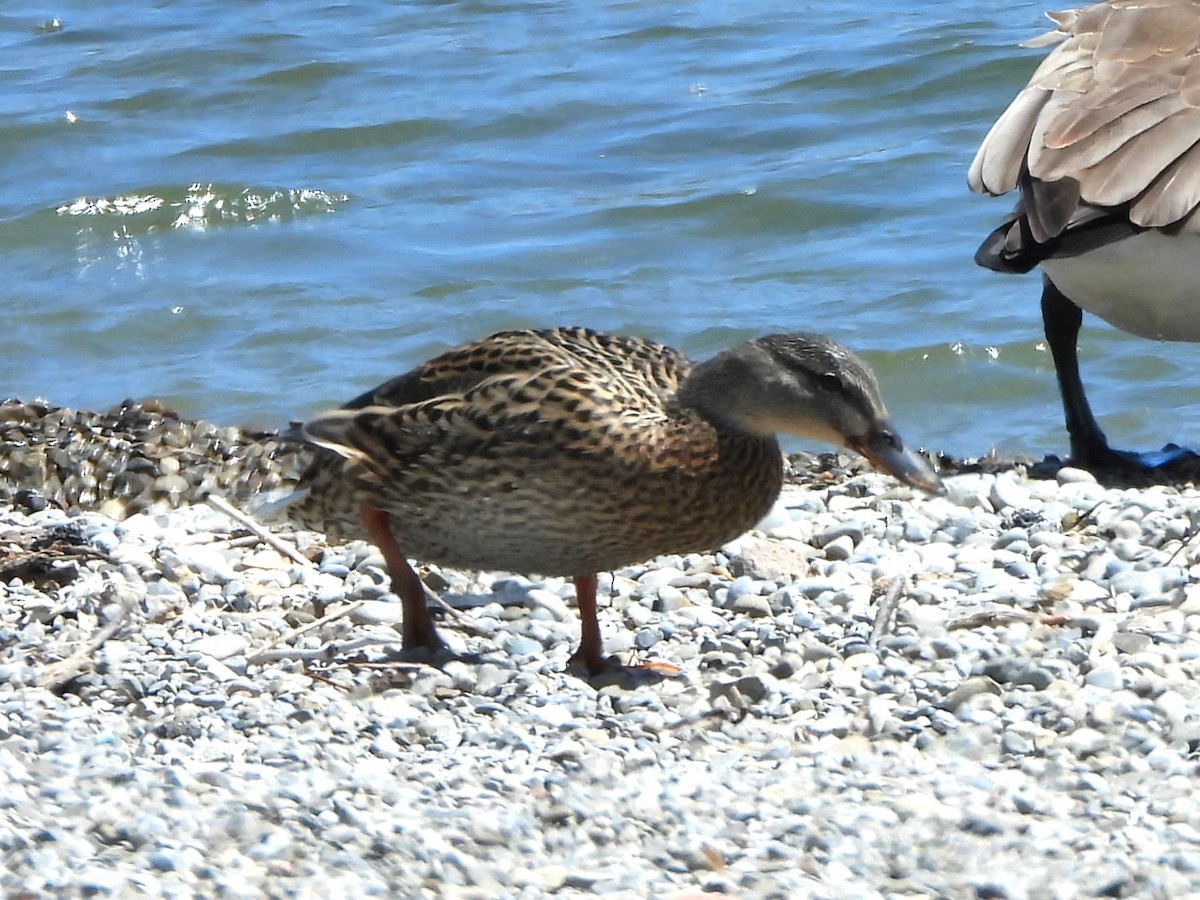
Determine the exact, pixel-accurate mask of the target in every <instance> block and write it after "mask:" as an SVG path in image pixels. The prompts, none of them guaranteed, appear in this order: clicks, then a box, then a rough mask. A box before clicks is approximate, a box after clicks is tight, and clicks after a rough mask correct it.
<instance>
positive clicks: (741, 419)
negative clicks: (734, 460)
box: [677, 343, 774, 438]
mask: <svg viewBox="0 0 1200 900" xmlns="http://www.w3.org/2000/svg"><path fill="white" fill-rule="evenodd" d="M770 365H771V361H770V358H769V356H768V355H767V353H766V351H764V350H762V349H761V348H760V347H758V346H757V345H755V344H754V343H749V344H741V345H739V346H737V347H732V348H730V349H729V350H725V351H723V352H721V353H718V354H717V355H716V356H714V357H713V358H712V359H708V360H705V361H704V362H702V363H698V364H697V365H696V366H695V367H694V368H693V369H692V371H691V372H690V373H689V374H688V376H687V378H686V379H684V382H683V384H681V385H680V386H679V392H678V394H677V399H678V401H679V403H680V405H681V406H685V407H687V408H689V409H694V410H695V411H696V412H698V413H699V414H700V415H701V416H703V417H704V418H705V419H707V420H708V421H709V422H711V423H712V424H714V425H716V426H717V427H719V428H723V429H726V430H732V431H740V432H746V433H749V434H752V435H754V436H755V437H762V438H770V437H773V436H774V431H773V430H772V429H770V428H762V427H758V426H757V425H756V418H757V416H756V411H757V410H759V408H760V407H761V405H762V399H763V393H764V388H763V384H764V378H766V377H767V374H766V370H767V369H769V367H770Z"/></svg>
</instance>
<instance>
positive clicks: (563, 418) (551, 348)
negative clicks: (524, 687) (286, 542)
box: [291, 328, 938, 671]
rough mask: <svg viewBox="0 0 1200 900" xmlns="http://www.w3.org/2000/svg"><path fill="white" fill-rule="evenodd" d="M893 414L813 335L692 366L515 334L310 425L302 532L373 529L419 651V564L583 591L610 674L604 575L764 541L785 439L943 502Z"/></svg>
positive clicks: (853, 366) (588, 628)
mask: <svg viewBox="0 0 1200 900" xmlns="http://www.w3.org/2000/svg"><path fill="white" fill-rule="evenodd" d="M886 416H887V414H886V411H885V409H884V407H883V403H882V401H881V400H880V399H879V395H878V389H877V386H876V384H875V380H874V377H873V376H872V375H871V373H870V372H869V370H867V368H866V367H865V366H864V365H863V364H862V363H861V362H860V361H859V360H858V359H857V357H855V356H854V355H853V354H851V353H850V352H849V351H847V350H845V349H844V348H842V347H840V346H838V345H836V344H834V343H832V342H829V341H827V340H825V339H823V338H819V337H816V336H811V335H776V336H771V337H767V338H762V339H759V340H758V341H754V342H751V343H749V344H744V345H741V346H740V347H737V348H734V349H733V350H730V351H726V352H725V353H723V354H721V355H719V356H717V357H715V358H714V359H713V360H710V361H708V362H706V363H702V364H700V365H698V366H693V365H692V363H690V362H689V361H688V360H687V359H686V358H685V357H684V356H682V355H681V354H680V353H678V352H677V351H675V350H672V349H671V348H669V347H665V346H663V345H661V344H656V343H653V342H650V341H645V340H641V339H639V338H631V337H616V336H612V335H606V334H600V333H597V332H593V331H589V330H586V329H580V328H564V329H555V330H547V331H510V332H503V333H500V334H496V335H493V336H492V337H489V338H485V339H484V340H481V341H477V342H475V343H472V344H467V345H465V346H463V347H459V348H456V349H454V350H451V351H449V352H448V353H445V354H443V355H442V356H439V357H437V358H436V359H433V360H430V361H429V362H427V363H424V364H422V365H420V366H418V367H416V368H415V369H413V370H412V371H410V372H408V373H406V374H404V375H401V376H399V377H398V378H395V379H393V380H391V381H389V382H387V383H385V384H383V385H380V386H379V387H378V388H376V389H375V390H372V391H368V392H367V393H365V394H363V395H362V396H360V397H358V398H357V399H355V400H353V401H351V403H349V404H348V405H347V406H346V407H344V408H342V409H340V410H336V411H333V412H329V413H325V414H323V415H320V416H317V417H316V418H314V419H312V420H311V421H309V422H308V423H306V424H305V425H304V426H303V427H302V430H301V436H302V438H303V439H304V440H306V441H308V442H310V443H312V444H314V445H316V446H317V447H319V448H323V449H322V450H321V451H320V452H319V455H318V457H317V459H316V461H315V462H314V464H313V466H312V467H311V469H310V470H309V472H308V473H307V475H306V477H305V479H304V484H306V485H307V487H308V495H307V497H305V498H304V499H303V500H301V501H299V502H297V503H296V504H294V505H293V508H292V510H291V515H292V518H293V519H295V520H296V521H298V522H300V523H302V524H305V525H307V526H308V527H313V528H316V529H319V530H326V531H328V532H330V533H332V534H335V535H340V536H344V537H348V536H360V535H362V534H363V531H364V525H365V531H366V534H367V536H369V537H370V538H371V539H373V540H375V541H376V543H379V544H380V546H381V549H382V550H383V552H384V555H385V558H387V559H388V563H389V567H390V568H391V570H392V576H393V580H394V581H395V582H396V583H397V585H398V593H400V594H401V596H402V599H404V600H405V620H406V635H405V642H406V645H410V644H422V645H426V646H432V647H436V646H437V638H436V635H435V633H434V632H433V630H432V625H429V624H427V623H425V622H424V621H418V622H416V623H415V624H414V625H413V627H412V629H408V627H407V626H408V624H409V619H415V620H423V619H425V618H427V613H425V612H424V599H423V597H419V596H417V595H418V593H419V590H420V585H419V583H417V584H416V585H415V586H414V585H413V582H414V579H415V575H414V574H411V567H409V566H408V564H407V562H405V561H404V557H405V556H409V557H412V558H415V559H419V560H424V561H427V562H434V563H439V564H443V565H450V566H456V567H461V568H470V569H499V570H504V571H516V572H526V573H538V574H542V575H567V576H572V577H574V578H575V579H576V586H577V589H578V592H579V602H580V609H581V615H582V616H583V617H584V644H583V647H582V650H581V653H582V656H583V662H584V664H585V666H586V667H587V668H588V669H589V670H590V671H596V670H598V669H599V668H601V667H602V666H603V665H604V660H603V657H602V655H601V654H600V646H599V633H598V630H596V626H595V612H594V591H595V578H594V575H595V573H596V572H599V571H606V570H611V569H614V568H619V567H621V566H626V565H630V564H632V563H636V562H641V561H644V560H646V559H649V558H651V557H654V556H658V555H661V554H664V553H683V552H688V551H697V550H707V549H712V548H715V547H717V546H719V545H721V544H722V543H725V542H727V541H729V540H731V539H732V538H734V537H737V536H738V535H740V534H741V533H743V532H744V531H746V530H747V529H749V528H751V527H752V526H753V525H754V524H755V523H756V522H757V521H758V520H759V519H760V518H761V517H762V516H763V515H764V514H765V513H766V512H767V511H768V510H769V509H770V507H771V505H772V503H773V502H774V500H775V498H776V497H777V496H778V494H779V490H780V487H781V484H782V475H783V464H782V457H781V453H780V449H779V445H778V444H777V442H776V440H775V438H774V436H773V434H774V432H775V431H776V430H786V431H790V432H792V433H794V434H799V435H802V436H807V437H812V438H816V439H820V440H826V441H831V442H835V443H849V444H850V445H851V446H855V447H857V448H858V449H860V450H862V452H864V453H867V454H868V455H870V456H872V458H874V459H875V460H876V461H878V462H880V464H882V465H884V466H885V467H888V468H890V469H891V470H892V471H894V472H895V473H896V474H897V475H898V476H899V477H901V478H904V479H905V480H906V481H908V482H909V483H912V484H916V485H919V486H921V487H925V488H929V489H936V488H937V486H938V483H937V478H936V476H935V475H934V474H933V473H932V472H931V471H930V470H929V469H928V467H927V466H925V465H924V463H923V462H921V461H920V460H919V459H918V458H917V457H915V456H913V455H912V454H910V453H908V452H906V451H905V450H904V449H903V447H902V445H901V444H900V441H899V439H898V438H897V437H895V435H894V434H893V433H892V432H891V431H890V427H889V425H888V423H887V418H886ZM405 569H407V570H408V571H404V570H405ZM404 584H408V585H409V586H408V588H407V589H401V587H402V586H403V585H404ZM589 588H590V591H591V592H592V596H591V597H590V598H589V597H586V596H584V595H585V594H586V593H587V592H588V590H589ZM405 590H408V591H409V594H410V596H406V595H405ZM418 607H419V608H418ZM589 609H590V612H589V611H588V610H589ZM589 618H590V622H589ZM589 632H593V634H592V635H591V636H589Z"/></svg>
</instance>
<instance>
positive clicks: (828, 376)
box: [821, 372, 843, 394]
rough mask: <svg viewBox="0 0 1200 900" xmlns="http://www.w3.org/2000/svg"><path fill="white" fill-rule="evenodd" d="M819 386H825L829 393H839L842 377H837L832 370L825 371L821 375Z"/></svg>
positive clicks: (841, 386) (841, 388) (841, 387)
mask: <svg viewBox="0 0 1200 900" xmlns="http://www.w3.org/2000/svg"><path fill="white" fill-rule="evenodd" d="M821 387H823V388H825V390H827V391H829V392H830V393H831V394H838V393H841V392H842V390H843V385H842V379H840V378H838V377H837V375H835V374H834V373H833V372H826V373H825V374H824V375H822V376H821Z"/></svg>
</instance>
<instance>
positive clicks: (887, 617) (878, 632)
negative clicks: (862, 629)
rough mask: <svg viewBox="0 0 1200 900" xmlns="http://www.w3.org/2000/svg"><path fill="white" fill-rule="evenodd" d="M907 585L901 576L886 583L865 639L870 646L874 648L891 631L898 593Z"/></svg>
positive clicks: (898, 597)
mask: <svg viewBox="0 0 1200 900" xmlns="http://www.w3.org/2000/svg"><path fill="white" fill-rule="evenodd" d="M907 584H908V579H907V578H905V577H904V576H903V575H897V576H896V577H894V578H893V579H892V580H891V581H890V582H889V583H888V586H887V591H886V592H885V593H884V595H883V597H881V598H880V600H879V609H877V610H876V611H875V621H874V622H873V623H872V625H871V636H870V637H869V638H868V639H867V643H868V644H869V645H870V646H872V647H874V646H876V645H877V644H878V643H879V639H880V638H881V637H883V636H884V635H885V634H887V633H888V632H890V631H891V630H892V625H893V624H894V620H895V614H896V607H897V606H898V605H899V603H900V593H901V591H903V590H904V587H905V585H907Z"/></svg>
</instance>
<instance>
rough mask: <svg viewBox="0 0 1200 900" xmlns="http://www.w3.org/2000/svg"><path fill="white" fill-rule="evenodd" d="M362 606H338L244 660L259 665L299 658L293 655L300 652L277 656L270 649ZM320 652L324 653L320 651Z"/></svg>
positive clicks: (270, 642) (359, 602)
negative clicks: (277, 660)
mask: <svg viewBox="0 0 1200 900" xmlns="http://www.w3.org/2000/svg"><path fill="white" fill-rule="evenodd" d="M362 604H363V602H362V601H361V600H355V601H353V602H352V603H347V604H346V605H345V606H339V607H338V608H337V609H335V610H334V611H333V612H331V613H326V614H325V615H323V616H321V618H319V619H313V621H311V622H308V623H306V624H304V625H301V626H300V627H299V628H293V629H292V630H291V631H288V632H285V633H284V634H281V635H279V636H278V637H276V638H274V639H273V640H271V641H269V642H268V643H267V644H266V645H265V646H264V647H263V648H262V649H260V650H259V651H258V652H257V653H254V654H252V655H250V656H248V657H247V658H246V662H247V664H249V665H261V664H262V663H264V662H271V661H272V660H276V659H290V658H299V657H295V656H294V655H293V654H295V653H298V652H300V651H282V652H281V653H279V654H277V653H275V652H274V650H273V649H272V648H274V647H278V646H279V645H280V644H283V643H286V642H288V641H292V640H295V639H296V638H298V637H300V635H302V634H305V633H307V632H309V631H312V630H313V629H314V628H320V627H321V626H322V625H327V624H329V623H330V622H332V621H334V620H335V619H340V618H341V617H342V616H345V615H348V614H350V613H352V612H354V610H356V609H358V608H359V607H360V606H362ZM305 652H307V651H305ZM320 652H321V653H324V652H325V651H324V650H322V651H320Z"/></svg>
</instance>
